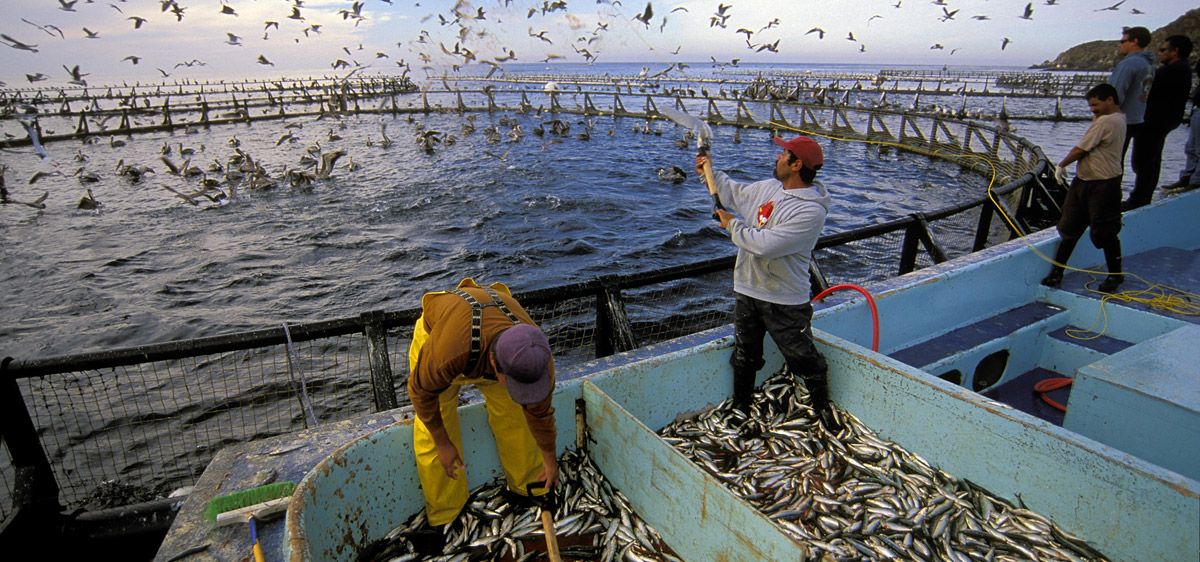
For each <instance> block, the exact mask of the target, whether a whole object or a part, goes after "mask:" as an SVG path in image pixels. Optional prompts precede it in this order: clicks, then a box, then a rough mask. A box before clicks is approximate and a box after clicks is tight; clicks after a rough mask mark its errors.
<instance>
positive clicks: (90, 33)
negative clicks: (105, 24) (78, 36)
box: [83, 27, 100, 39]
mask: <svg viewBox="0 0 1200 562" xmlns="http://www.w3.org/2000/svg"><path fill="white" fill-rule="evenodd" d="M83 32H84V33H86V34H87V38H88V39H99V38H100V32H98V31H92V30H90V29H88V28H86V27H85V28H83Z"/></svg>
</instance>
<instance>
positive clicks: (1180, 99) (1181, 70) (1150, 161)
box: [1125, 35, 1192, 209]
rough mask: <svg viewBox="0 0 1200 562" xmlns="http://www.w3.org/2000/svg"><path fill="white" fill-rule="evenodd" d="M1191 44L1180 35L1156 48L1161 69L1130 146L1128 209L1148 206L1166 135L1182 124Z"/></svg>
mask: <svg viewBox="0 0 1200 562" xmlns="http://www.w3.org/2000/svg"><path fill="white" fill-rule="evenodd" d="M1191 54H1192V41H1191V40H1190V39H1188V38H1187V37H1184V36H1183V35H1172V36H1170V37H1167V39H1166V41H1163V42H1162V44H1161V45H1159V47H1158V62H1159V63H1160V64H1161V66H1159V67H1158V70H1156V71H1155V72H1154V82H1153V84H1152V85H1151V86H1150V96H1149V97H1148V98H1147V99H1146V117H1145V120H1144V121H1143V122H1142V129H1141V131H1139V132H1138V137H1137V142H1135V143H1134V145H1133V171H1134V172H1136V173H1137V181H1136V182H1134V187H1133V193H1130V194H1129V200H1128V201H1126V202H1125V207H1126V208H1127V209H1136V208H1137V207H1141V206H1142V205H1146V204H1148V203H1150V199H1151V198H1152V197H1153V196H1154V188H1155V187H1157V186H1158V175H1159V172H1160V171H1161V168H1162V151H1163V144H1164V143H1165V142H1166V140H1167V134H1169V133H1170V132H1171V131H1173V130H1174V129H1175V127H1178V126H1179V123H1180V122H1181V121H1183V110H1184V108H1185V107H1186V106H1187V100H1188V93H1190V92H1191V91H1192V69H1190V68H1188V63H1187V61H1188V56H1190V55H1191Z"/></svg>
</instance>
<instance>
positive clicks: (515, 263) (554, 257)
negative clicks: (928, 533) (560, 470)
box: [0, 63, 1185, 359]
mask: <svg viewBox="0 0 1200 562" xmlns="http://www.w3.org/2000/svg"><path fill="white" fill-rule="evenodd" d="M661 66H664V65H657V66H655V65H642V64H633V63H629V64H617V63H613V64H607V65H605V64H596V65H578V64H571V65H566V64H564V65H551V66H549V67H547V66H544V65H514V67H513V68H511V69H510V71H509V72H510V74H520V73H522V72H525V73H537V74H542V73H548V72H549V73H557V74H564V75H578V74H584V73H588V74H595V75H597V76H604V75H610V76H630V75H637V74H638V73H639V72H640V71H642V69H643V67H646V68H648V69H649V70H650V72H657V71H658V70H661V68H659V67H661ZM879 68H880V67H877V66H870V67H861V66H856V65H841V66H839V65H813V66H811V67H809V66H804V65H783V66H766V65H743V67H739V68H737V69H731V68H727V69H725V72H727V73H729V74H727V75H725V76H726V77H733V78H746V77H747V75H748V74H749V75H753V74H757V73H760V72H761V73H762V74H763V75H764V76H768V77H769V76H770V75H771V72H773V71H776V70H783V71H787V72H801V71H803V70H805V69H812V70H815V71H823V72H832V71H837V72H876V71H878V70H879ZM930 69H931V70H933V69H936V68H933V67H931V68H930ZM1005 70H1014V69H1005ZM687 72H688V73H689V74H688V76H689V77H711V76H714V75H717V74H716V73H717V72H718V71H716V70H713V69H711V68H709V65H695V66H694V67H693V68H689V69H687ZM674 75H675V74H672V76H674ZM499 87H504V86H503V85H499ZM709 87H712V86H711V85H710V86H709ZM941 98H944V100H943V101H939V97H935V96H924V97H922V98H921V99H920V100H917V103H918V104H920V105H925V104H927V103H945V104H946V105H948V106H953V107H954V108H957V104H959V103H961V102H959V101H957V100H958V98H953V97H946V96H942V97H941ZM888 101H889V103H893V104H896V105H901V106H907V105H911V104H912V103H913V101H914V100H912V96H907V97H903V98H901V99H896V98H893V99H890V100H888ZM859 103H863V102H862V101H859ZM1001 103H1003V104H1006V106H1007V109H1008V111H1009V112H1010V113H1011V114H1013V115H1022V114H1024V115H1031V114H1042V115H1044V114H1047V113H1051V112H1053V107H1054V103H1055V101H1054V100H1052V99H1039V100H1024V101H1022V100H1018V99H1009V100H1003V99H1001V98H970V99H969V100H968V104H969V108H970V109H976V110H985V109H986V110H992V111H994V110H995V107H996V106H997V104H1001ZM1063 106H1064V111H1067V112H1068V113H1073V114H1076V115H1079V114H1083V115H1086V105H1085V104H1084V103H1083V101H1082V100H1064V102H1063ZM502 117H508V118H515V119H516V120H517V121H519V122H520V123H521V125H522V127H523V129H524V130H525V131H526V132H527V133H528V132H529V131H531V130H532V129H533V128H534V127H535V126H537V125H538V124H539V123H540V122H541V121H542V118H540V117H537V116H535V115H532V114H531V115H523V116H522V115H514V116H503V115H499V114H497V115H487V114H480V115H477V116H476V123H475V124H476V129H477V130H476V132H474V133H472V134H463V133H462V132H461V128H462V124H463V122H464V118H463V117H462V116H458V115H437V114H431V115H428V116H425V115H422V116H419V117H416V118H409V117H407V116H403V115H401V116H396V117H393V116H390V115H389V116H379V115H359V116H350V117H342V118H325V119H321V120H317V119H314V118H303V119H293V120H284V121H269V122H258V123H254V124H252V125H245V124H242V125H230V126H216V127H212V128H210V129H197V130H196V131H195V132H194V134H186V133H184V132H183V131H175V132H166V133H153V134H144V135H140V136H137V137H134V138H131V139H128V141H127V144H125V145H124V146H113V145H111V144H110V143H109V139H108V138H106V137H100V138H99V140H100V142H95V143H92V144H86V143H80V142H76V141H70V142H57V143H50V144H49V145H48V146H47V147H46V149H47V151H48V153H49V158H48V159H46V160H40V159H39V158H37V157H36V156H34V155H33V153H32V149H28V148H25V149H19V150H8V151H4V152H0V164H3V165H5V166H7V167H8V171H7V173H6V180H7V185H8V190H9V193H10V196H11V197H14V198H17V199H21V200H32V199H34V198H36V197H37V196H38V195H40V194H41V193H42V192H48V193H49V197H48V198H47V200H46V201H45V203H46V205H47V206H46V209H44V210H35V209H31V208H29V207H25V206H22V205H4V206H0V264H2V265H0V291H3V294H4V296H5V298H4V299H3V300H0V318H3V319H4V322H2V323H0V342H2V343H0V355H3V356H13V357H18V358H21V359H31V358H38V357H47V356H55V355H62V354H73V353H80V352H86V351H95V350H103V349H112V348H117V347H126V346H135V345H141V344H148V343H156V342H165V341H170V340H176V339H183V338H191V337H197V336H208V335H214V334H223V333H229V332H235V331H241V330H249V329H255V328H263V327H271V326H278V325H279V324H280V323H283V322H287V323H299V322H306V321H312V320H323V319H329V318H336V317H344V316H352V315H357V314H359V313H361V312H364V311H368V310H376V309H385V310H396V309H404V308H409V307H413V306H417V304H418V299H419V296H420V295H421V294H422V293H424V292H425V291H430V290H440V289H444V288H445V287H447V286H449V285H451V284H453V283H455V282H456V281H457V280H458V279H459V278H461V277H464V276H473V277H476V278H478V279H487V280H503V281H505V282H507V283H509V284H510V285H511V286H512V287H513V288H514V289H515V290H518V291H524V290H530V289H537V288H544V287H550V286H555V285H562V284H566V283H573V282H578V281H583V280H587V279H590V278H593V277H596V276H600V275H605V274H613V273H631V272H638V271H647V270H653V269H656V268H659V267H664V266H671V265H678V264H683V263H689V262H693V261H697V260H702V259H706V258H711V257H713V256H717V255H728V254H732V253H733V252H734V249H733V247H732V245H731V244H730V243H729V242H728V240H727V239H726V238H725V237H724V236H723V234H722V231H721V230H720V229H719V228H717V227H716V226H715V224H714V222H713V221H712V220H711V219H710V218H709V198H708V196H707V194H706V192H705V190H704V187H703V186H702V185H701V184H700V183H699V182H698V180H697V178H696V177H695V174H694V172H693V170H692V160H693V149H692V148H680V147H678V146H677V145H676V143H675V141H676V140H677V139H679V138H681V135H682V131H681V130H680V129H677V128H676V127H674V126H673V125H672V124H669V123H667V124H664V125H659V126H657V128H658V129H659V130H661V131H662V134H661V135H654V134H649V135H647V134H643V133H641V132H635V129H638V128H640V127H641V125H642V124H643V123H644V121H643V120H638V119H628V118H625V119H621V118H617V119H614V118H604V117H601V118H592V119H591V121H592V122H593V134H592V136H591V138H590V140H579V139H577V138H576V134H577V132H578V131H581V130H582V127H583V120H582V118H581V117H576V118H574V119H573V121H572V126H573V130H572V132H571V134H570V135H569V136H566V137H562V138H561V139H558V140H561V142H557V143H549V142H547V139H549V138H550V137H549V136H547V137H546V138H541V137H537V136H534V135H532V134H527V135H526V136H525V137H523V138H521V139H520V140H515V141H514V140H511V139H509V138H507V137H505V138H503V139H502V140H501V141H500V142H498V143H495V144H491V143H488V142H487V141H486V140H485V139H484V137H483V134H482V131H483V129H484V128H485V127H487V126H489V125H492V124H496V122H497V121H498V120H499V119H501V118H502ZM1013 124H1014V126H1015V127H1016V129H1017V131H1018V133H1020V134H1023V135H1026V136H1027V137H1028V138H1030V139H1032V140H1034V141H1035V142H1037V143H1038V144H1039V145H1041V146H1042V147H1043V148H1044V150H1045V151H1046V153H1047V154H1048V155H1050V157H1051V158H1052V159H1056V158H1060V157H1061V156H1062V155H1063V154H1065V153H1066V151H1067V150H1069V148H1070V146H1072V145H1073V143H1074V141H1075V140H1076V139H1078V137H1079V135H1081V134H1082V132H1083V130H1084V129H1085V128H1086V123H1081V122H1074V123H1057V124H1055V123H1046V122H1033V121H1028V122H1022V121H1014V123H1013ZM383 126H386V134H387V135H388V136H389V137H390V138H392V139H394V141H395V142H394V144H392V145H391V146H389V147H383V146H380V144H379V143H378V141H379V140H381V138H382V135H383V134H384V133H383V132H382V131H384V129H382V127H383ZM422 127H423V128H425V129H434V130H439V131H442V132H444V133H454V134H456V136H457V137H458V139H459V140H458V142H457V143H455V144H454V145H439V146H438V147H436V149H435V150H434V151H433V153H431V154H427V153H425V152H424V151H422V150H420V148H419V147H418V146H417V144H416V142H415V141H414V140H413V138H414V135H415V134H416V133H417V132H418V130H419V128H422ZM500 128H501V130H502V131H506V130H507V129H508V127H500ZM610 131H611V135H610V134H609V133H610ZM287 133H291V134H292V135H293V136H294V137H296V140H295V141H294V142H283V143H282V144H277V141H278V139H279V138H280V137H281V136H283V135H285V134H287ZM1184 133H1185V131H1176V132H1175V133H1173V134H1172V136H1171V137H1170V138H1169V139H1168V143H1167V149H1166V151H1165V153H1166V154H1165V155H1166V163H1165V164H1164V174H1163V178H1164V183H1166V182H1167V181H1170V179H1173V178H1174V174H1175V173H1176V172H1177V170H1178V169H1179V167H1180V166H1181V165H1182V158H1181V153H1182V144H1183V134H1184ZM715 135H716V138H715V139H714V141H713V154H714V164H715V168H716V169H717V170H724V171H727V172H729V173H730V175H732V176H733V177H735V178H736V179H740V180H744V181H752V180H755V179H762V178H765V177H768V175H769V174H770V173H771V169H772V165H773V162H774V155H775V154H776V152H777V148H776V147H775V145H774V144H772V143H771V141H770V137H769V134H768V133H767V132H765V131H758V130H746V131H743V132H742V133H741V135H740V142H739V143H735V142H734V139H733V135H734V131H733V130H731V129H728V128H720V127H718V128H716V130H715ZM821 142H822V144H823V146H824V147H825V150H826V165H825V167H824V169H823V170H822V171H821V173H820V179H821V180H822V181H823V182H824V183H825V184H826V186H827V187H828V188H829V189H830V191H831V193H832V194H833V198H834V206H833V209H832V210H831V214H830V217H829V221H828V224H827V226H826V231H825V232H826V233H827V234H828V233H833V232H839V231H844V230H849V229H854V228H857V227H862V226H865V225H871V224H875V223H878V222H883V221H888V220H892V219H895V218H898V217H901V216H904V215H907V214H910V213H914V212H919V211H928V210H931V209H937V208H941V207H945V206H948V205H952V204H955V203H958V202H961V201H965V200H969V199H973V198H976V197H979V196H980V195H981V194H982V193H983V191H984V190H985V189H986V187H987V179H986V178H984V177H981V176H979V175H977V174H973V173H966V172H963V171H962V170H961V169H959V168H958V167H957V166H954V165H952V164H949V163H946V162H939V161H932V160H929V159H927V158H924V157H921V156H916V155H911V154H907V153H902V152H900V153H897V152H895V151H888V152H884V153H881V152H880V151H879V150H877V149H876V148H874V147H868V146H865V145H862V144H858V143H848V142H831V141H828V140H825V139H822V141H821ZM234 143H238V144H239V145H240V149H241V150H242V151H244V152H247V153H249V154H251V155H253V157H254V158H255V159H256V160H257V161H258V162H259V163H260V164H261V165H263V166H264V167H265V168H266V169H267V170H268V171H269V172H270V173H271V174H272V175H274V176H277V177H278V176H281V175H282V174H283V173H284V171H285V170H286V169H295V168H299V167H301V164H300V159H301V157H302V156H303V155H304V154H305V151H306V149H309V148H310V147H313V146H315V145H319V147H320V149H321V150H323V151H326V152H328V151H330V150H334V149H339V148H340V149H344V150H346V151H347V153H348V156H347V157H346V158H343V159H342V160H341V161H339V162H338V165H337V167H336V168H335V172H334V173H333V174H332V176H331V177H330V178H329V179H327V180H318V181H317V182H316V183H314V184H313V185H311V186H309V187H306V188H302V189H294V188H291V187H288V186H287V185H286V183H282V182H281V183H282V185H281V186H279V187H276V188H275V189H272V190H267V191H250V190H246V189H242V190H240V191H239V192H238V194H237V197H236V198H234V200H233V201H232V202H230V203H229V204H227V205H224V206H220V207H217V206H215V205H213V204H211V203H209V202H208V201H207V200H204V199H201V201H202V202H203V204H201V205H198V206H192V205H189V204H188V203H186V202H185V201H183V200H182V199H181V198H179V197H178V196H176V195H174V194H173V193H171V192H170V191H168V190H167V189H166V188H167V187H170V188H173V189H176V190H178V191H194V190H195V189H197V180H196V179H191V180H185V179H183V178H180V177H178V176H173V175H170V174H169V173H168V172H167V169H166V166H165V165H164V164H162V163H161V162H160V158H161V157H162V156H164V155H163V152H164V150H168V149H169V153H168V154H166V156H167V158H169V159H171V160H172V161H173V162H175V163H177V164H178V163H182V162H183V160H185V159H187V158H190V160H191V162H192V165H194V166H199V167H201V168H204V167H206V166H207V165H208V164H209V163H211V162H213V161H219V162H225V161H226V160H227V159H228V158H229V157H230V156H231V155H232V154H233V153H234V150H235V149H234V147H233V144H234ZM118 144H119V143H118ZM185 149H186V150H191V151H193V153H192V154H191V155H190V156H186V157H185V156H182V155H181V154H180V152H181V151H182V150H185ZM77 158H86V161H82V162H80V161H77ZM351 160H352V161H353V163H354V164H355V165H356V166H357V169H355V170H353V171H351V170H348V169H347V168H346V164H347V163H349V161H351ZM118 162H124V163H126V164H129V163H136V164H143V165H146V166H149V167H151V168H153V169H155V171H156V172H155V173H153V174H147V175H146V176H145V178H144V179H143V180H142V181H140V182H133V181H131V180H129V179H128V178H125V177H121V176H119V175H118V174H116V172H115V169H116V166H117V164H118ZM672 166H678V167H680V168H682V169H684V170H686V172H687V174H688V178H687V181H685V182H684V183H681V184H675V183H671V182H669V181H664V180H660V179H659V177H658V175H657V171H658V170H659V169H660V168H670V167H672ZM80 169H82V170H84V171H88V172H93V173H95V174H96V175H97V176H99V180H98V181H96V182H95V183H87V184H85V183H83V182H81V181H80V180H79V179H78V178H77V177H74V176H73V175H72V174H74V173H75V172H76V171H77V170H80ZM36 172H51V173H54V172H57V173H61V174H62V175H61V176H47V177H41V178H39V179H38V180H37V181H36V182H34V183H33V184H30V178H31V177H32V176H33V175H34V174H35V173H36ZM85 189H91V191H92V194H93V196H94V198H95V199H96V200H98V201H99V202H100V203H102V205H103V206H102V207H101V208H100V209H98V210H80V209H77V208H76V206H77V203H78V201H79V200H80V198H81V197H82V196H83V195H84V193H85Z"/></svg>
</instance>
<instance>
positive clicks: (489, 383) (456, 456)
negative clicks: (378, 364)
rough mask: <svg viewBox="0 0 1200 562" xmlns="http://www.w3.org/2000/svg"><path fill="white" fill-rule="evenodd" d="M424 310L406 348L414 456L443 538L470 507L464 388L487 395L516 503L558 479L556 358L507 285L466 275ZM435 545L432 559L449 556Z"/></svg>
mask: <svg viewBox="0 0 1200 562" xmlns="http://www.w3.org/2000/svg"><path fill="white" fill-rule="evenodd" d="M421 313H422V314H421V318H419V319H417V323H416V325H415V326H414V328H413V340H412V345H411V346H410V347H409V350H408V364H409V376H408V395H409V398H410V399H411V400H412V404H413V410H414V411H415V412H416V414H417V416H416V419H415V420H413V450H414V452H415V454H416V458H417V475H418V476H419V477H420V480H421V489H422V491H424V493H425V507H426V509H425V513H426V518H427V520H428V522H429V525H430V526H432V527H433V530H434V536H435V538H440V539H442V540H444V536H443V535H442V534H441V528H442V527H443V526H444V525H446V524H447V523H450V522H451V521H453V520H454V519H455V518H456V517H458V513H459V511H461V510H462V507H463V505H465V504H466V501H467V478H466V472H465V468H466V465H465V464H464V463H463V460H462V456H461V455H460V451H461V450H462V439H461V435H460V431H459V424H458V394H459V389H460V388H461V387H462V386H463V385H465V384H472V385H475V387H476V388H477V389H478V390H479V392H480V393H481V394H483V397H484V400H485V402H486V406H487V413H488V424H489V425H490V426H491V428H492V436H493V437H494V438H495V440H496V450H497V452H498V454H499V456H500V464H501V465H502V466H503V468H504V475H505V478H506V479H507V481H508V495H509V496H510V498H512V497H513V495H514V494H515V495H517V496H524V495H525V494H526V486H527V485H528V484H529V483H531V482H535V481H538V480H543V481H545V482H546V488H547V490H548V489H549V488H550V487H551V486H553V485H554V483H555V482H556V481H557V480H558V461H557V458H556V456H555V439H556V436H557V435H556V430H555V425H554V424H555V421H554V407H553V406H552V405H551V397H552V394H553V392H552V391H553V390H554V358H553V356H552V355H551V352H550V342H549V340H548V339H547V338H546V334H544V333H542V330H541V329H539V328H538V327H537V325H536V324H534V322H533V319H532V318H531V317H530V316H529V314H528V313H527V312H525V309H524V308H522V307H521V305H520V303H518V302H517V301H516V299H514V298H513V297H512V294H511V293H510V292H509V290H508V287H506V286H504V285H503V284H502V283H493V284H491V285H490V286H488V287H480V286H479V285H478V284H476V283H475V281H474V280H473V279H470V278H467V279H463V280H462V281H461V282H460V283H459V284H458V287H457V288H456V289H455V290H453V291H448V292H447V291H440V292H434V293H426V294H425V295H424V296H423V297H421ZM543 493H544V492H543ZM513 499H516V498H513ZM427 542H432V543H433V546H432V547H430V545H429V544H426V545H424V548H423V549H422V550H425V551H426V552H425V553H426V554H430V553H435V552H438V551H440V550H441V547H440V544H438V543H439V542H441V541H439V540H433V541H427ZM418 546H419V547H420V546H422V545H418Z"/></svg>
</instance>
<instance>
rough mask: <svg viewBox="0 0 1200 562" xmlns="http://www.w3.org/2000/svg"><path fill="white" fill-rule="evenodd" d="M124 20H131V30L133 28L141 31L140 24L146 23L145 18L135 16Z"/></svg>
mask: <svg viewBox="0 0 1200 562" xmlns="http://www.w3.org/2000/svg"><path fill="white" fill-rule="evenodd" d="M125 19H127V20H133V28H134V29H141V28H142V24H143V23H146V18H139V17H137V16H129V17H127V18H125Z"/></svg>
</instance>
